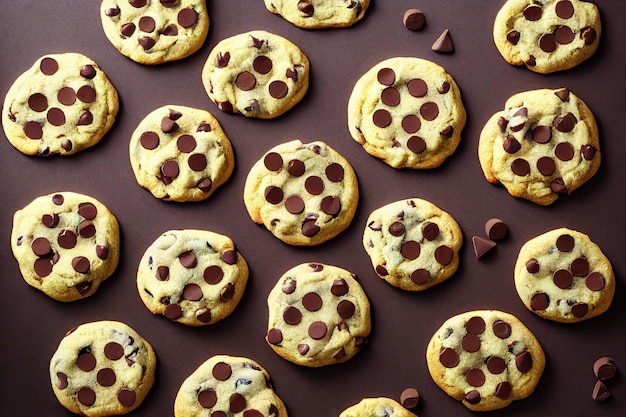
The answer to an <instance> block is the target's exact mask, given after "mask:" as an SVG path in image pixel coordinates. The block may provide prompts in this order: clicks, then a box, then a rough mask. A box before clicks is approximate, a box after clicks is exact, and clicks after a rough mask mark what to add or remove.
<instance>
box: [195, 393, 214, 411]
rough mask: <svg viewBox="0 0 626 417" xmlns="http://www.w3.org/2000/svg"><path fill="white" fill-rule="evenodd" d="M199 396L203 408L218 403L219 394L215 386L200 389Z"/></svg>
mask: <svg viewBox="0 0 626 417" xmlns="http://www.w3.org/2000/svg"><path fill="white" fill-rule="evenodd" d="M197 398H198V402H199V403H200V405H201V406H202V407H203V408H212V407H213V406H214V405H215V404H217V394H216V392H215V390H214V389H213V388H207V389H204V390H202V391H200V392H199V393H198V397H197Z"/></svg>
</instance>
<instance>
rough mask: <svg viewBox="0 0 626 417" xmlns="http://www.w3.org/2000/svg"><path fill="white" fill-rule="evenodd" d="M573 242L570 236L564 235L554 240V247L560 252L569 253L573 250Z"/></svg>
mask: <svg viewBox="0 0 626 417" xmlns="http://www.w3.org/2000/svg"><path fill="white" fill-rule="evenodd" d="M574 245H575V240H574V238H573V237H572V235H568V234H564V235H561V236H559V237H558V238H557V239H556V247H557V249H558V250H559V251H561V252H571V251H572V250H573V249H574Z"/></svg>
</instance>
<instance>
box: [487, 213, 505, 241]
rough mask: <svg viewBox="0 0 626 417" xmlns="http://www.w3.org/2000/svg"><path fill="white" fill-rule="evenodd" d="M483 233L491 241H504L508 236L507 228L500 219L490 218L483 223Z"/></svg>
mask: <svg viewBox="0 0 626 417" xmlns="http://www.w3.org/2000/svg"><path fill="white" fill-rule="evenodd" d="M485 233H486V234H487V236H489V239H492V240H500V239H504V238H505V237H507V235H508V234H509V226H507V224H506V223H505V222H503V221H502V220H500V219H496V218H492V219H489V220H487V222H486V223H485Z"/></svg>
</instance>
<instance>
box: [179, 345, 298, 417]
mask: <svg viewBox="0 0 626 417" xmlns="http://www.w3.org/2000/svg"><path fill="white" fill-rule="evenodd" d="M205 414H206V415H211V416H214V417H218V416H226V415H232V416H235V415H238V416H245V417H261V416H271V417H287V410H286V408H285V404H284V403H283V401H282V400H281V399H280V397H279V396H278V395H277V394H276V392H275V391H274V388H273V386H272V381H271V378H270V375H269V373H268V372H267V371H266V370H265V369H264V368H263V367H262V366H261V365H259V364H258V363H257V362H255V361H253V360H252V359H249V358H245V357H238V356H228V355H215V356H213V357H211V358H209V359H207V360H206V362H204V363H203V364H202V365H200V366H199V367H198V368H197V369H196V370H195V371H194V372H193V373H192V374H191V375H189V377H187V379H185V381H184V382H183V383H182V385H181V386H180V389H179V390H178V393H177V394H176V399H175V401H174V416H175V417H192V416H199V415H205Z"/></svg>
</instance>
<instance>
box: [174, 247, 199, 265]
mask: <svg viewBox="0 0 626 417" xmlns="http://www.w3.org/2000/svg"><path fill="white" fill-rule="evenodd" d="M178 261H179V262H180V264H181V265H182V266H184V267H185V268H187V269H192V268H195V267H196V266H197V265H198V259H197V258H196V254H195V253H194V252H193V250H188V251H186V252H183V253H181V254H180V255H178Z"/></svg>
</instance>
